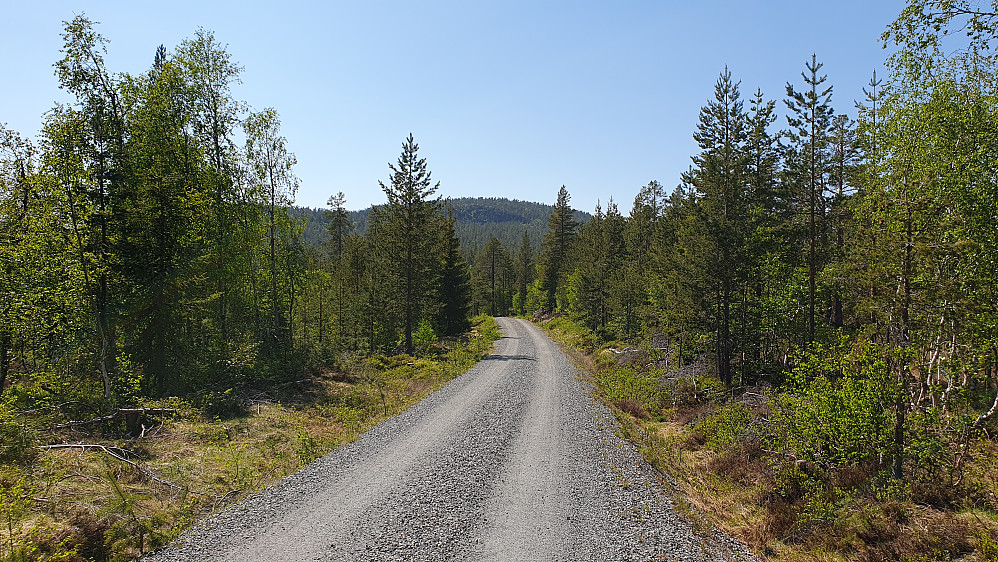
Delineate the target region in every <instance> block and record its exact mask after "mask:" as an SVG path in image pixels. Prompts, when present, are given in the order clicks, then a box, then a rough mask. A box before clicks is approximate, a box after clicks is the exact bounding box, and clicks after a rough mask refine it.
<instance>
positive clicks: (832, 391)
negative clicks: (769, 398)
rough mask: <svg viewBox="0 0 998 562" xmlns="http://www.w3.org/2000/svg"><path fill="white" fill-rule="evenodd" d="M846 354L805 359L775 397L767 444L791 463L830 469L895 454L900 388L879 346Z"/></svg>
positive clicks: (820, 351) (819, 350) (823, 353)
mask: <svg viewBox="0 0 998 562" xmlns="http://www.w3.org/2000/svg"><path fill="white" fill-rule="evenodd" d="M841 351H842V350H841V349H839V350H832V351H831V352H828V351H826V350H824V349H823V348H821V347H820V346H819V347H817V348H816V349H815V350H814V351H813V352H811V353H806V354H804V355H803V356H801V357H800V358H799V359H798V361H797V366H796V367H795V368H794V369H793V370H792V371H790V372H789V373H788V374H787V381H786V387H785V388H784V389H783V391H782V392H779V393H777V394H776V395H775V396H774V397H773V398H774V400H773V409H774V411H773V418H772V426H771V434H770V435H769V436H768V439H767V441H768V444H769V447H770V448H771V449H774V450H777V451H780V452H781V453H782V455H783V457H784V458H785V459H786V460H789V461H790V462H796V461H801V462H807V463H812V464H814V465H816V466H818V467H820V468H822V469H830V468H836V467H843V466H850V465H856V464H858V463H860V462H862V461H864V460H868V459H880V458H884V457H890V456H891V454H892V453H891V451H892V433H893V419H892V417H893V416H892V415H891V409H892V408H893V405H894V402H895V397H896V396H897V394H898V392H899V386H898V384H897V383H896V381H895V380H894V378H893V377H892V376H891V375H890V373H888V370H887V366H886V365H885V363H884V361H883V359H881V355H882V354H881V353H880V352H879V347H878V346H876V345H875V344H872V343H869V342H862V343H861V344H860V345H858V346H857V347H856V348H854V349H852V350H850V351H848V352H847V353H842V352H841Z"/></svg>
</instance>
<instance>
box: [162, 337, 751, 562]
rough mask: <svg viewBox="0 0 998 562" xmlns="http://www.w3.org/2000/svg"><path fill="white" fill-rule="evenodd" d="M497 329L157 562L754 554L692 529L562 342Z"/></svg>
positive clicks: (672, 557)
mask: <svg viewBox="0 0 998 562" xmlns="http://www.w3.org/2000/svg"><path fill="white" fill-rule="evenodd" d="M499 324H500V327H501V328H502V330H503V337H502V339H500V340H499V341H498V342H497V344H496V349H495V352H494V353H493V354H492V355H490V356H489V357H487V358H486V359H485V360H483V361H482V362H481V363H479V364H478V365H476V366H475V367H474V368H472V369H471V370H469V371H468V372H467V373H465V374H464V375H462V376H460V377H458V378H457V379H455V380H454V381H452V382H451V383H450V384H449V385H447V386H446V387H444V388H443V389H441V390H439V391H437V392H435V393H433V394H432V395H430V396H429V397H427V398H426V399H424V400H423V401H422V402H420V403H419V404H417V405H416V406H414V407H413V408H411V409H409V410H408V411H406V412H404V413H402V414H400V415H398V416H396V417H394V418H392V419H390V420H388V421H387V422H385V423H383V424H381V425H379V426H378V427H376V428H374V429H372V430H371V431H369V432H367V433H365V434H364V435H363V436H361V437H360V439H358V440H357V441H355V442H353V443H351V444H349V445H346V446H344V447H342V448H340V449H337V450H336V451H333V452H332V453H330V454H328V455H326V456H325V457H323V458H322V459H319V460H318V461H316V462H315V463H313V464H311V465H309V466H308V467H306V468H304V469H302V470H301V471H300V472H298V473H296V474H294V475H292V476H290V477H288V478H286V479H285V480H283V481H282V482H281V483H279V484H278V485H276V486H274V487H272V488H270V489H267V490H265V491H264V492H262V493H261V494H259V495H258V496H255V497H253V498H250V499H249V500H247V501H245V502H243V503H241V504H239V505H236V506H232V507H230V508H228V509H226V510H225V511H223V512H221V513H219V514H216V515H215V516H213V517H211V518H209V519H208V520H206V521H205V522H203V523H201V524H200V525H198V526H196V527H195V528H193V529H191V530H190V531H188V532H186V533H184V534H183V535H182V536H181V537H180V539H179V541H178V543H177V544H175V545H173V546H172V547H170V548H169V549H166V550H163V551H160V552H158V553H155V554H153V555H152V556H149V557H147V558H148V559H149V560H155V561H174V560H196V561H198V562H210V561H215V560H217V561H232V562H235V561H261V562H263V561H265V562H278V561H301V560H691V561H692V560H696V561H700V560H730V559H740V558H743V557H744V556H743V555H742V554H740V553H738V552H737V550H738V549H737V546H736V545H734V543H732V542H730V541H727V540H723V539H721V540H718V538H717V537H714V538H713V539H711V540H710V541H709V542H710V543H711V544H706V543H707V542H708V541H705V539H704V538H703V537H697V536H695V535H694V534H693V532H692V531H691V529H690V525H689V524H688V523H687V522H686V521H684V520H683V519H682V518H681V517H679V516H678V515H677V514H676V513H675V512H674V511H673V510H672V505H671V502H670V500H669V498H668V496H667V495H666V494H665V493H664V490H663V486H662V485H661V483H660V481H659V478H658V477H657V476H658V474H657V473H656V472H655V471H654V470H653V469H651V468H650V467H649V466H648V465H647V464H645V463H644V461H642V460H641V459H640V455H639V454H638V453H637V452H636V451H635V449H634V447H633V446H632V445H630V444H629V443H626V442H624V441H622V440H621V439H620V438H619V437H618V436H617V435H616V434H615V431H614V429H615V427H616V425H615V424H616V421H615V420H614V419H613V417H612V415H610V413H609V412H608V411H606V409H605V408H603V407H602V406H600V405H598V404H595V403H594V402H593V400H592V399H591V398H590V396H589V394H588V392H587V391H586V389H585V387H584V385H583V384H582V383H580V382H579V381H578V380H577V378H576V376H575V370H574V368H573V367H572V366H571V365H570V364H569V362H568V361H567V360H566V359H565V356H564V355H563V354H562V353H561V351H560V350H559V349H558V347H557V345H555V344H554V343H553V342H551V341H550V340H549V339H548V338H547V337H546V336H544V335H543V334H542V333H541V332H540V331H539V330H538V329H537V328H536V327H535V326H533V325H531V324H530V323H529V322H526V321H523V320H514V319H499Z"/></svg>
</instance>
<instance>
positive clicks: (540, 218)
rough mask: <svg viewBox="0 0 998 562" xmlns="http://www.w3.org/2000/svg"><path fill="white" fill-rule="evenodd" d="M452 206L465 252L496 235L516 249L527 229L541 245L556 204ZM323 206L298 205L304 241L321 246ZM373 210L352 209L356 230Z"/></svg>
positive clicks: (579, 215)
mask: <svg viewBox="0 0 998 562" xmlns="http://www.w3.org/2000/svg"><path fill="white" fill-rule="evenodd" d="M449 206H450V208H451V209H452V211H453V213H454V218H455V219H457V220H456V222H455V224H454V230H455V231H456V233H457V236H458V238H460V239H461V247H462V248H463V249H464V252H465V254H466V255H469V256H474V255H477V254H478V251H479V250H481V249H482V248H483V247H484V246H485V245H486V244H488V242H489V239H491V238H492V237H493V236H495V237H496V238H497V239H499V241H500V242H501V243H502V244H503V245H504V246H506V247H507V248H517V247H519V245H520V242H521V241H522V240H523V233H524V232H526V233H527V236H529V237H530V241H531V242H532V243H533V244H534V248H538V247H539V246H540V243H541V239H542V238H543V237H544V233H545V232H546V231H547V221H548V217H549V216H551V211H553V210H554V207H552V206H551V205H545V204H543V203H533V202H530V201H519V200H517V199H505V198H502V197H459V198H457V199H450V200H449ZM323 211H324V209H311V208H307V207H305V208H299V209H297V212H300V213H303V214H304V216H305V217H306V218H307V219H308V220H307V222H306V224H305V241H306V242H309V243H310V244H313V245H318V244H320V243H322V242H324V241H325V240H328V239H329V233H328V232H327V229H326V225H327V224H328V222H329V221H328V219H327V218H326V216H325V215H324V214H323ZM369 214H370V209H369V208H368V209H363V210H361V211H351V212H350V222H351V223H352V224H353V227H354V229H355V231H357V232H361V233H363V232H365V231H366V230H367V220H368V215H369ZM590 216H591V215H590V214H589V213H585V212H582V211H576V212H575V220H576V221H579V222H581V223H584V222H588V221H589V218H590Z"/></svg>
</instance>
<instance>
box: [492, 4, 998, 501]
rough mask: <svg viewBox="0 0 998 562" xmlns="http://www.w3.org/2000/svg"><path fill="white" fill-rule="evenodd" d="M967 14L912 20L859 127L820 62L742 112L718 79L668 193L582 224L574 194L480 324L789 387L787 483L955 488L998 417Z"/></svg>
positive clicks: (985, 32) (995, 179)
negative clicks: (529, 323)
mask: <svg viewBox="0 0 998 562" xmlns="http://www.w3.org/2000/svg"><path fill="white" fill-rule="evenodd" d="M960 6H962V4H960ZM964 8H966V7H964ZM964 8H960V7H959V6H957V7H955V8H954V7H953V6H952V5H951V4H950V3H939V5H937V3H933V2H928V3H920V2H914V3H912V4H911V5H910V6H909V7H908V8H907V9H906V10H905V11H904V13H902V14H901V16H900V18H899V19H898V20H897V22H895V23H894V24H893V25H892V26H891V27H890V28H889V30H888V32H887V33H886V34H885V41H887V42H888V43H889V44H891V45H892V46H893V47H896V53H895V54H894V55H892V56H891V57H890V58H889V59H888V60H887V67H888V69H889V70H890V73H889V75H888V76H887V77H886V79H885V80H883V81H882V80H881V79H878V78H877V77H876V75H874V76H873V78H872V79H871V81H870V83H869V85H868V86H867V87H866V88H865V89H864V91H865V92H866V96H867V97H866V99H865V100H864V101H862V102H860V103H858V104H857V108H858V113H859V120H858V122H857V121H854V120H853V119H851V118H849V117H848V116H847V115H845V114H842V113H838V112H837V111H836V109H835V107H834V106H833V103H832V102H833V98H832V92H833V90H832V86H831V85H830V84H829V83H828V82H827V80H826V77H825V75H824V74H822V72H821V67H822V65H821V63H820V62H818V60H817V58H816V57H813V56H812V57H810V60H809V61H807V62H806V64H805V65H804V71H803V72H802V73H801V77H800V78H799V79H797V80H795V81H792V82H788V83H787V86H786V92H785V96H782V97H781V98H780V99H770V98H767V97H766V96H765V95H764V94H763V92H761V91H759V90H756V91H755V92H754V93H753V94H752V95H751V96H749V97H748V99H747V100H746V99H745V98H744V97H743V95H742V91H741V85H740V82H738V81H737V80H735V79H734V78H733V77H732V74H731V72H730V71H728V70H727V69H725V70H724V71H723V72H722V73H721V74H720V77H719V78H718V80H717V83H716V85H715V87H714V94H713V96H712V98H711V99H709V100H708V101H707V103H706V104H705V105H704V107H703V108H702V109H701V111H700V118H699V126H698V128H697V130H696V131H695V132H694V138H695V139H696V141H697V143H698V145H699V147H700V152H699V153H697V154H696V155H694V156H693V157H692V165H691V167H690V169H689V171H688V172H686V173H684V174H683V176H682V179H681V183H680V185H679V186H678V188H677V189H675V190H674V191H672V193H671V194H670V193H668V192H667V191H666V190H665V189H664V188H663V186H662V185H660V184H659V183H658V182H655V181H653V182H651V183H649V184H648V185H647V186H645V187H643V188H642V189H641V190H640V192H639V193H638V195H637V197H636V198H635V200H634V203H633V207H632V209H631V211H630V214H629V215H628V216H623V215H622V214H621V213H620V211H619V209H618V208H617V206H616V205H615V204H614V203H613V202H612V200H611V201H610V202H609V203H608V204H607V206H606V209H602V208H600V207H599V206H597V208H596V209H595V212H594V215H593V218H592V220H591V221H589V222H588V223H587V224H585V225H582V226H579V225H577V224H576V223H575V222H574V221H573V220H572V218H571V210H570V207H569V206H568V202H569V197H568V193H567V191H566V190H565V189H564V188H562V190H561V191H560V192H559V194H558V203H557V205H556V210H555V212H554V213H553V214H552V215H551V217H550V222H549V232H548V234H547V236H546V238H545V240H544V244H543V251H542V253H541V255H540V256H539V257H538V266H537V269H536V275H535V276H534V277H533V278H528V277H525V276H523V275H521V269H520V265H519V264H521V263H523V262H524V261H527V260H529V259H530V257H529V253H528V252H524V251H519V250H516V249H513V248H502V247H492V248H487V249H486V251H485V256H484V259H482V258H479V259H478V260H476V264H475V268H476V271H475V276H474V277H475V283H476V286H477V287H478V288H479V289H478V294H479V295H485V296H486V298H485V299H484V300H485V301H486V302H487V305H488V307H491V308H488V307H486V306H485V304H483V303H482V302H479V303H478V306H479V308H481V309H484V310H490V311H491V312H492V313H495V314H506V313H508V312H511V311H512V312H518V313H519V312H523V311H529V312H533V311H534V310H536V309H537V308H543V309H546V310H547V311H548V312H560V313H563V314H568V315H570V316H571V317H573V318H574V319H576V320H578V321H579V322H581V323H583V324H585V325H586V326H587V327H588V328H589V330H591V333H592V334H593V335H592V337H593V338H594V343H595V344H596V345H599V344H600V343H601V342H610V341H613V340H623V341H630V342H637V341H639V340H642V339H644V340H646V341H647V340H648V339H654V340H655V341H658V342H661V345H665V346H666V347H667V348H668V349H670V350H671V353H672V354H673V355H672V360H673V361H675V362H674V363H672V364H674V365H683V364H689V363H693V362H697V361H700V362H701V363H702V362H707V363H709V364H710V369H709V370H710V372H711V373H713V374H714V375H716V376H717V378H718V379H719V382H720V383H721V384H722V386H723V387H724V388H728V389H731V388H733V387H743V386H746V385H755V384H758V383H765V384H772V385H776V386H779V387H781V388H783V389H784V390H785V391H787V393H786V394H785V395H782V398H780V400H781V402H779V404H781V405H782V407H783V408H784V409H783V410H781V411H782V412H783V417H781V418H780V419H782V420H783V422H785V427H782V429H781V431H782V433H781V435H782V436H783V438H781V439H778V440H776V443H777V445H774V447H777V449H778V450H779V451H780V452H781V454H785V455H786V459H790V461H792V462H790V461H788V464H787V465H786V466H788V467H791V468H793V469H794V470H798V471H800V470H813V471H816V472H821V471H822V470H826V469H828V468H829V467H835V466H847V465H848V466H852V465H855V464H856V463H863V462H873V463H874V464H877V465H878V466H880V467H881V468H882V469H883V470H886V471H887V472H888V473H889V474H891V475H892V476H893V477H895V478H902V477H907V476H911V473H912V471H916V472H918V473H919V474H921V476H922V477H923V478H924V479H925V481H935V482H943V481H945V482H949V483H950V484H959V482H960V480H961V477H960V470H961V467H965V466H966V465H967V459H968V456H969V455H972V452H971V446H970V443H971V440H972V439H974V438H975V436H981V435H984V434H983V433H982V431H983V430H984V429H986V426H985V424H986V423H987V422H988V421H989V420H990V419H992V418H993V417H994V415H995V411H996V405H998V401H996V397H995V385H996V380H995V379H996V369H998V308H996V305H995V303H996V302H998V301H996V297H998V294H996V289H998V285H996V279H998V269H996V267H995V266H996V264H998V227H996V223H995V217H996V216H998V207H996V205H998V142H996V138H998V137H996V136H995V131H996V130H998V90H996V84H998V81H996V80H995V70H996V68H998V66H996V61H998V59H996V55H995V52H994V50H993V49H992V48H991V47H990V46H989V44H988V41H989V40H993V37H994V30H995V22H996V18H995V16H994V15H993V14H991V15H988V14H987V13H981V12H975V11H973V10H970V9H969V8H968V9H964ZM961 26H963V29H964V30H969V31H970V33H969V36H968V37H967V40H966V41H965V43H966V45H965V47H964V48H963V49H960V50H956V51H955V52H954V51H952V50H949V49H947V48H944V45H946V44H947V43H946V42H947V40H948V39H947V32H948V31H949V30H955V29H961ZM778 108H782V109H783V113H784V115H785V119H786V120H785V122H782V126H780V125H781V123H780V119H779V117H778V111H777V110H778ZM524 282H526V284H525V283H524ZM481 300H482V299H481V298H480V299H479V301H481ZM524 304H525V307H524ZM774 407H775V406H774ZM781 458H782V457H781ZM786 459H784V460H786ZM795 463H796V464H795ZM801 463H805V464H801ZM794 467H796V468H794ZM802 467H804V468H802ZM788 470H789V469H788Z"/></svg>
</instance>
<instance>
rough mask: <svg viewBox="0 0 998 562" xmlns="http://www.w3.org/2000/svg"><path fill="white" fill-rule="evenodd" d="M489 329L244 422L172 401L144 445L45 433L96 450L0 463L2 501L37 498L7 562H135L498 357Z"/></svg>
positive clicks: (337, 381)
mask: <svg viewBox="0 0 998 562" xmlns="http://www.w3.org/2000/svg"><path fill="white" fill-rule="evenodd" d="M488 321H489V322H491V319H489V320H488ZM485 332H486V335H485V336H478V337H473V338H471V339H469V340H466V341H464V342H461V343H458V344H456V345H455V347H454V349H453V350H452V352H451V353H449V354H446V355H442V356H440V357H436V358H428V359H424V358H420V359H413V358H409V357H405V356H402V357H393V358H388V359H383V360H381V361H380V362H379V363H378V364H377V365H368V366H366V367H364V368H362V369H360V370H359V371H357V372H353V373H331V372H324V373H317V374H316V375H314V376H313V377H311V378H309V379H307V380H305V381H299V382H298V383H295V384H293V385H285V386H283V387H280V388H277V389H271V390H270V391H269V392H260V391H259V390H258V391H256V392H255V393H248V395H247V396H244V397H243V400H242V402H243V406H244V407H243V412H244V413H243V414H242V415H238V416H235V417H231V418H227V419H220V418H210V417H207V416H206V415H204V414H203V413H202V412H201V411H200V410H198V409H195V408H193V407H191V406H190V405H189V404H184V403H181V402H178V401H175V402H174V403H173V404H171V406H179V411H178V413H177V415H175V416H173V417H171V418H168V419H162V420H158V422H157V423H155V424H150V425H149V426H148V427H147V431H146V432H145V435H143V436H142V437H141V438H132V437H128V436H123V435H122V434H123V433H124V432H123V431H120V428H109V427H103V428H99V429H97V430H94V431H87V432H68V431H60V432H50V433H48V434H47V435H43V437H44V438H46V441H47V442H49V443H86V444H88V445H92V446H90V447H68V448H41V449H38V450H37V451H36V452H35V453H36V454H34V455H33V458H31V459H29V461H28V462H25V463H19V464H17V465H0V492H2V491H3V490H5V489H8V488H12V486H13V485H14V483H15V482H19V483H22V484H25V485H26V487H28V488H29V489H28V491H27V492H26V494H25V495H28V496H30V508H29V509H28V510H27V512H26V513H24V514H21V515H20V516H19V517H18V518H17V519H18V524H17V528H16V529H15V531H14V533H13V534H14V536H13V537H9V536H8V534H9V533H8V532H7V529H6V527H4V528H3V529H2V530H0V560H4V561H7V560H11V561H13V560H36V559H46V558H47V559H52V560H66V561H81V562H82V561H85V560H129V559H132V558H135V557H137V556H139V555H141V554H142V553H143V552H147V551H149V550H151V549H153V548H156V547H158V546H160V545H162V544H164V543H166V542H168V541H169V540H171V539H172V538H174V537H176V536H177V535H178V534H179V533H180V531H182V530H183V529H184V528H186V527H188V526H190V525H191V524H192V523H193V522H194V521H196V520H198V519H200V518H203V517H204V516H206V515H207V514H210V513H212V512H214V511H216V510H218V509H220V508H222V507H225V506H226V505H229V504H231V503H233V502H236V501H238V500H239V499H241V498H243V497H245V496H246V495H248V494H252V493H254V492H256V491H259V490H260V489H262V488H263V487H265V486H268V485H270V484H272V483H274V482H275V481H277V480H279V479H280V478H282V477H284V476H287V475H288V474H291V473H292V472H294V471H296V470H298V469H299V468H301V467H302V466H303V465H305V464H307V463H309V462H311V461H313V460H315V459H316V458H318V457H319V456H321V455H323V454H325V453H327V452H329V451H331V450H333V449H335V448H337V447H339V446H340V445H343V444H344V443H347V442H350V441H352V440H354V439H356V438H357V436H358V435H360V434H361V433H362V432H363V431H365V430H367V429H368V428H370V427H373V426H374V425H376V424H378V423H380V422H382V421H384V420H385V419H386V418H387V417H390V416H393V415H395V414H397V413H399V412H401V411H403V410H404V409H406V408H408V407H409V406H411V405H412V404H414V403H416V402H418V401H419V400H420V399H422V398H423V397H424V396H426V395H427V394H428V393H429V392H431V391H432V390H434V389H436V388H439V387H440V386H441V385H443V384H445V383H446V382H447V381H449V380H450V379H451V378H453V377H454V376H456V375H458V374H460V373H461V372H463V371H465V370H467V369H468V368H469V367H470V366H471V365H473V364H474V362H475V361H477V360H478V359H479V358H480V357H481V356H482V355H483V353H486V352H487V351H488V350H490V349H491V343H492V341H493V339H494V338H493V337H492V331H491V330H486V331H485ZM147 421H151V420H147ZM3 497H4V496H3V495H2V493H0V499H3ZM6 505H7V502H6V501H4V502H2V504H0V508H4V507H5V506H6ZM0 515H2V512H0ZM11 545H13V546H14V548H13V549H11V548H10V546H11ZM11 550H13V553H11Z"/></svg>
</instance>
